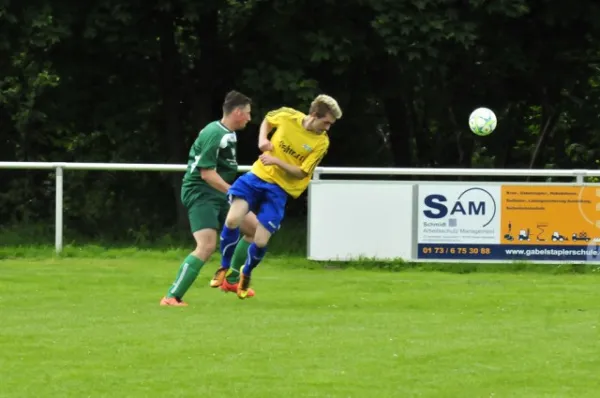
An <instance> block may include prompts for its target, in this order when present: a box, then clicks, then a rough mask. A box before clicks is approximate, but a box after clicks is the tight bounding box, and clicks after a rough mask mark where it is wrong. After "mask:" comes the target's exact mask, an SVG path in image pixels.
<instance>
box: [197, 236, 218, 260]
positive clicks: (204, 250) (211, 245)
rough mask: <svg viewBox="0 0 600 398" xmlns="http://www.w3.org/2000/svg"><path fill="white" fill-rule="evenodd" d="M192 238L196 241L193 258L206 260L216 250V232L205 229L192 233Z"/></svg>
mask: <svg viewBox="0 0 600 398" xmlns="http://www.w3.org/2000/svg"><path fill="white" fill-rule="evenodd" d="M194 238H195V240H196V248H195V249H194V251H193V254H194V256H196V257H198V258H199V259H201V260H202V261H206V260H208V258H210V256H211V255H212V254H213V253H214V252H215V250H216V248H217V231H216V230H214V229H208V228H207V229H204V230H201V231H198V232H196V233H194Z"/></svg>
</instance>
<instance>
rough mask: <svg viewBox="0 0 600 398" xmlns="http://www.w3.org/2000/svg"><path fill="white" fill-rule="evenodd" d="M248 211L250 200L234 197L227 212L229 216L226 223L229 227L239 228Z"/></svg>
mask: <svg viewBox="0 0 600 398" xmlns="http://www.w3.org/2000/svg"><path fill="white" fill-rule="evenodd" d="M248 211H249V206H248V202H246V201H245V200H243V199H241V198H235V199H233V201H232V202H231V207H230V208H229V212H227V217H226V218H225V225H226V226H227V228H238V227H239V226H240V225H241V224H242V221H243V220H244V217H245V216H246V214H248Z"/></svg>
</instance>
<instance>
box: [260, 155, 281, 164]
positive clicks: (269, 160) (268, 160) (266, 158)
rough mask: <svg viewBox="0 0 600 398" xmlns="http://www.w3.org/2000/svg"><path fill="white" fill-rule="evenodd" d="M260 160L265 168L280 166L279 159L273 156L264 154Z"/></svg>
mask: <svg viewBox="0 0 600 398" xmlns="http://www.w3.org/2000/svg"><path fill="white" fill-rule="evenodd" d="M258 158H259V159H260V161H261V162H262V164H264V165H265V166H271V165H276V164H279V159H277V158H276V157H275V156H271V155H268V154H266V153H263V154H262V155H260V156H259V157H258Z"/></svg>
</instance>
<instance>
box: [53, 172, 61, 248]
mask: <svg viewBox="0 0 600 398" xmlns="http://www.w3.org/2000/svg"><path fill="white" fill-rule="evenodd" d="M55 201H56V203H55V213H56V214H55V222H54V223H55V225H54V228H55V232H54V233H55V235H54V245H55V248H56V253H57V254H59V253H60V252H61V251H62V247H63V168H62V167H61V166H57V167H56V199H55Z"/></svg>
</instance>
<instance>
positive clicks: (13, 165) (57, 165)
mask: <svg viewBox="0 0 600 398" xmlns="http://www.w3.org/2000/svg"><path fill="white" fill-rule="evenodd" d="M186 167H187V165H185V164H183V165H182V164H142V163H67V162H0V169H20V170H54V171H55V180H56V181H55V184H56V203H55V247H56V252H57V253H60V252H61V251H62V247H63V172H64V170H100V171H168V172H175V171H178V172H184V171H185V170H186ZM248 170H250V166H240V167H239V171H241V172H244V171H248ZM322 174H334V175H410V176H417V175H418V176H478V177H573V178H574V179H575V182H576V183H578V184H583V182H584V178H585V177H600V170H586V169H574V170H553V169H459V168H386V167H317V168H316V170H315V173H314V176H313V179H315V180H318V179H319V178H320V176H321V175H322Z"/></svg>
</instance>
